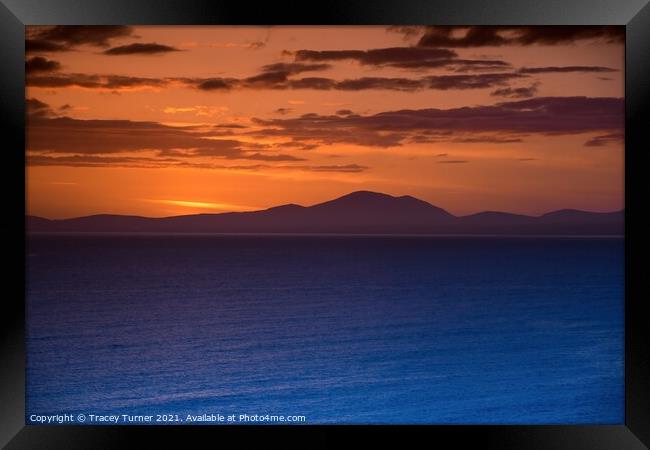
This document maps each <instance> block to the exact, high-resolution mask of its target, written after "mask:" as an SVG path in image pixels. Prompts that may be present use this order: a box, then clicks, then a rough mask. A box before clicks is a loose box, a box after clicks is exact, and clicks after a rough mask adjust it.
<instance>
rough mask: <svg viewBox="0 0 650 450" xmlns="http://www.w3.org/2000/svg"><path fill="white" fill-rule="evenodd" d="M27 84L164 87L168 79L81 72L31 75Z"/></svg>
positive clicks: (55, 86) (46, 86)
mask: <svg viewBox="0 0 650 450" xmlns="http://www.w3.org/2000/svg"><path fill="white" fill-rule="evenodd" d="M25 83H26V85H27V86H32V87H42V88H62V87H73V86H76V87H82V88H87V89H123V88H133V87H156V88H160V87H164V86H166V85H167V84H168V83H169V81H168V80H165V79H159V78H143V77H130V76H122V75H88V74H83V73H67V74H51V75H32V76H28V77H27V78H26V80H25Z"/></svg>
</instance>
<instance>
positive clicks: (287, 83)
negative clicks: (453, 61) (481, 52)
mask: <svg viewBox="0 0 650 450" xmlns="http://www.w3.org/2000/svg"><path fill="white" fill-rule="evenodd" d="M325 66H327V65H323V64H298V63H293V64H285V63H280V64H272V65H269V66H265V67H264V69H263V71H262V72H261V73H260V74H258V75H255V76H252V77H248V78H243V79H237V78H222V77H215V78H145V77H131V76H123V75H97V74H83V73H56V74H38V73H37V74H32V75H30V76H28V77H27V80H26V84H27V86H33V87H42V88H63V87H71V86H76V87H82V88H86V89H110V90H119V89H128V88H134V87H152V88H162V87H166V86H168V85H170V84H179V85H182V86H186V87H190V88H195V89H199V90H202V91H230V90H233V89H276V90H285V89H313V90H341V91H357V90H369V89H376V90H394V91H418V90H423V89H439V90H449V89H482V88H489V87H494V86H503V85H505V84H507V81H508V80H512V79H516V78H523V77H527V76H528V75H525V74H520V73H481V74H475V75H440V76H426V77H421V78H400V77H393V78H387V77H362V78H353V79H345V80H334V79H331V78H324V77H304V78H290V77H291V76H293V75H295V74H298V73H301V72H306V71H310V70H321V69H322V68H323V67H325Z"/></svg>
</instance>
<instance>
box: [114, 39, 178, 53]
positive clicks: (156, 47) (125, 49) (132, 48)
mask: <svg viewBox="0 0 650 450" xmlns="http://www.w3.org/2000/svg"><path fill="white" fill-rule="evenodd" d="M179 51H180V50H179V49H177V48H175V47H170V46H169V45H163V44H157V43H155V42H150V43H146V44H145V43H135V44H128V45H121V46H119V47H113V48H109V49H108V50H106V51H104V54H105V55H159V54H161V53H170V52H179Z"/></svg>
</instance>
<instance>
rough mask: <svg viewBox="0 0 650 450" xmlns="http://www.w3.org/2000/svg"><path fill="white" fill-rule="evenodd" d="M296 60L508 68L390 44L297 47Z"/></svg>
mask: <svg viewBox="0 0 650 450" xmlns="http://www.w3.org/2000/svg"><path fill="white" fill-rule="evenodd" d="M293 54H294V57H295V60H296V61H314V62H322V61H342V60H353V61H356V62H358V63H360V64H363V65H373V66H388V67H397V68H402V69H415V70H420V69H432V68H444V69H449V70H453V71H457V72H466V71H470V70H477V71H485V70H506V69H509V68H510V67H511V66H510V64H509V63H507V62H506V61H501V60H494V59H490V60H482V59H476V60H475V59H459V58H458V57H457V56H458V55H457V54H456V52H455V51H453V50H449V49H440V48H422V47H391V48H378V49H372V50H320V51H317V50H298V51H296V52H295V53H293Z"/></svg>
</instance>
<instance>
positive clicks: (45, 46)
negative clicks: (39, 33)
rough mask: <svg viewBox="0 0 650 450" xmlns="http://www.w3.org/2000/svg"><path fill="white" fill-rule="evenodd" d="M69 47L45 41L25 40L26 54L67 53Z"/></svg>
mask: <svg viewBox="0 0 650 450" xmlns="http://www.w3.org/2000/svg"><path fill="white" fill-rule="evenodd" d="M67 50H68V47H67V46H65V45H63V44H57V43H56V42H50V41H44V40H42V39H25V53H27V54H30V53H41V52H42V53H53V52H65V51H67Z"/></svg>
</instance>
